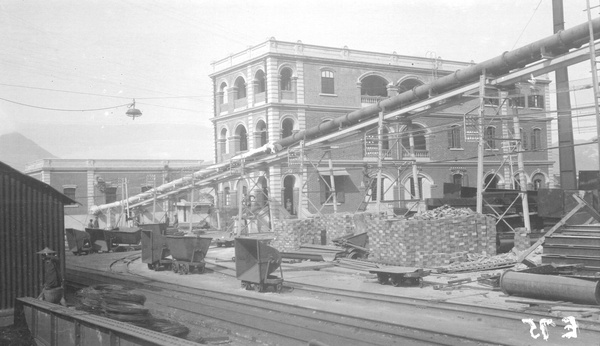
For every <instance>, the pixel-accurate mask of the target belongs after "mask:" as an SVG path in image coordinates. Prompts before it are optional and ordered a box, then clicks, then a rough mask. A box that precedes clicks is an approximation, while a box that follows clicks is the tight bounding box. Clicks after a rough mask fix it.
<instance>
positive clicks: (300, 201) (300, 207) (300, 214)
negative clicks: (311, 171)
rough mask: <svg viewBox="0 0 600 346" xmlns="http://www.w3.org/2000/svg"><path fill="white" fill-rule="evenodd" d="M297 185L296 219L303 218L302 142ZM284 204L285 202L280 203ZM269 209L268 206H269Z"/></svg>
mask: <svg viewBox="0 0 600 346" xmlns="http://www.w3.org/2000/svg"><path fill="white" fill-rule="evenodd" d="M298 184H299V186H300V191H299V192H298V207H297V208H298V219H303V218H304V211H303V201H304V191H303V190H304V140H301V141H300V172H299V174H298ZM282 202H284V203H285V201H282ZM269 207H270V206H269Z"/></svg>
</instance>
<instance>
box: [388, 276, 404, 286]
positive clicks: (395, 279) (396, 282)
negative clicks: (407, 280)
mask: <svg viewBox="0 0 600 346" xmlns="http://www.w3.org/2000/svg"><path fill="white" fill-rule="evenodd" d="M390 281H391V282H392V286H394V287H398V286H400V285H401V284H402V281H403V280H402V278H401V277H393V276H392V277H391V280H390Z"/></svg>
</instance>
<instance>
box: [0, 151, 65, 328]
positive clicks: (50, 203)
mask: <svg viewBox="0 0 600 346" xmlns="http://www.w3.org/2000/svg"><path fill="white" fill-rule="evenodd" d="M74 203H76V202H75V201H73V200H72V199H70V198H69V197H67V196H65V195H63V194H62V193H60V192H58V191H56V190H55V189H54V188H52V187H51V186H50V185H48V184H46V183H43V182H41V181H39V180H37V179H35V178H32V177H30V176H28V175H25V174H23V173H21V172H19V171H17V170H16V169H14V168H12V167H10V166H8V165H6V164H5V163H3V162H0V325H8V324H12V320H13V316H12V315H13V309H14V304H15V298H17V297H37V296H38V295H39V294H40V292H41V290H42V287H43V283H44V273H43V266H42V261H41V258H40V256H39V255H38V254H37V252H38V251H40V250H42V249H43V248H45V247H49V248H51V249H53V250H54V251H56V252H57V253H58V255H59V257H60V262H61V268H62V273H64V272H65V271H64V268H65V256H64V254H65V240H64V239H65V236H64V232H65V230H64V206H65V205H67V204H74Z"/></svg>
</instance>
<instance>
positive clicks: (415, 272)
mask: <svg viewBox="0 0 600 346" xmlns="http://www.w3.org/2000/svg"><path fill="white" fill-rule="evenodd" d="M369 273H371V274H377V281H379V283H380V284H382V285H385V284H387V283H388V282H390V283H391V284H392V285H393V286H394V287H398V286H401V285H403V284H406V285H419V287H423V277H425V276H427V275H429V273H430V271H428V270H423V269H421V268H411V267H385V268H378V269H372V270H369Z"/></svg>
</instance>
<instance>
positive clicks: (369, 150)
mask: <svg viewBox="0 0 600 346" xmlns="http://www.w3.org/2000/svg"><path fill="white" fill-rule="evenodd" d="M382 151H383V155H382V157H392V152H391V151H390V150H388V149H383V150H382ZM365 157H379V148H378V147H377V146H375V147H372V146H365Z"/></svg>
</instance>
